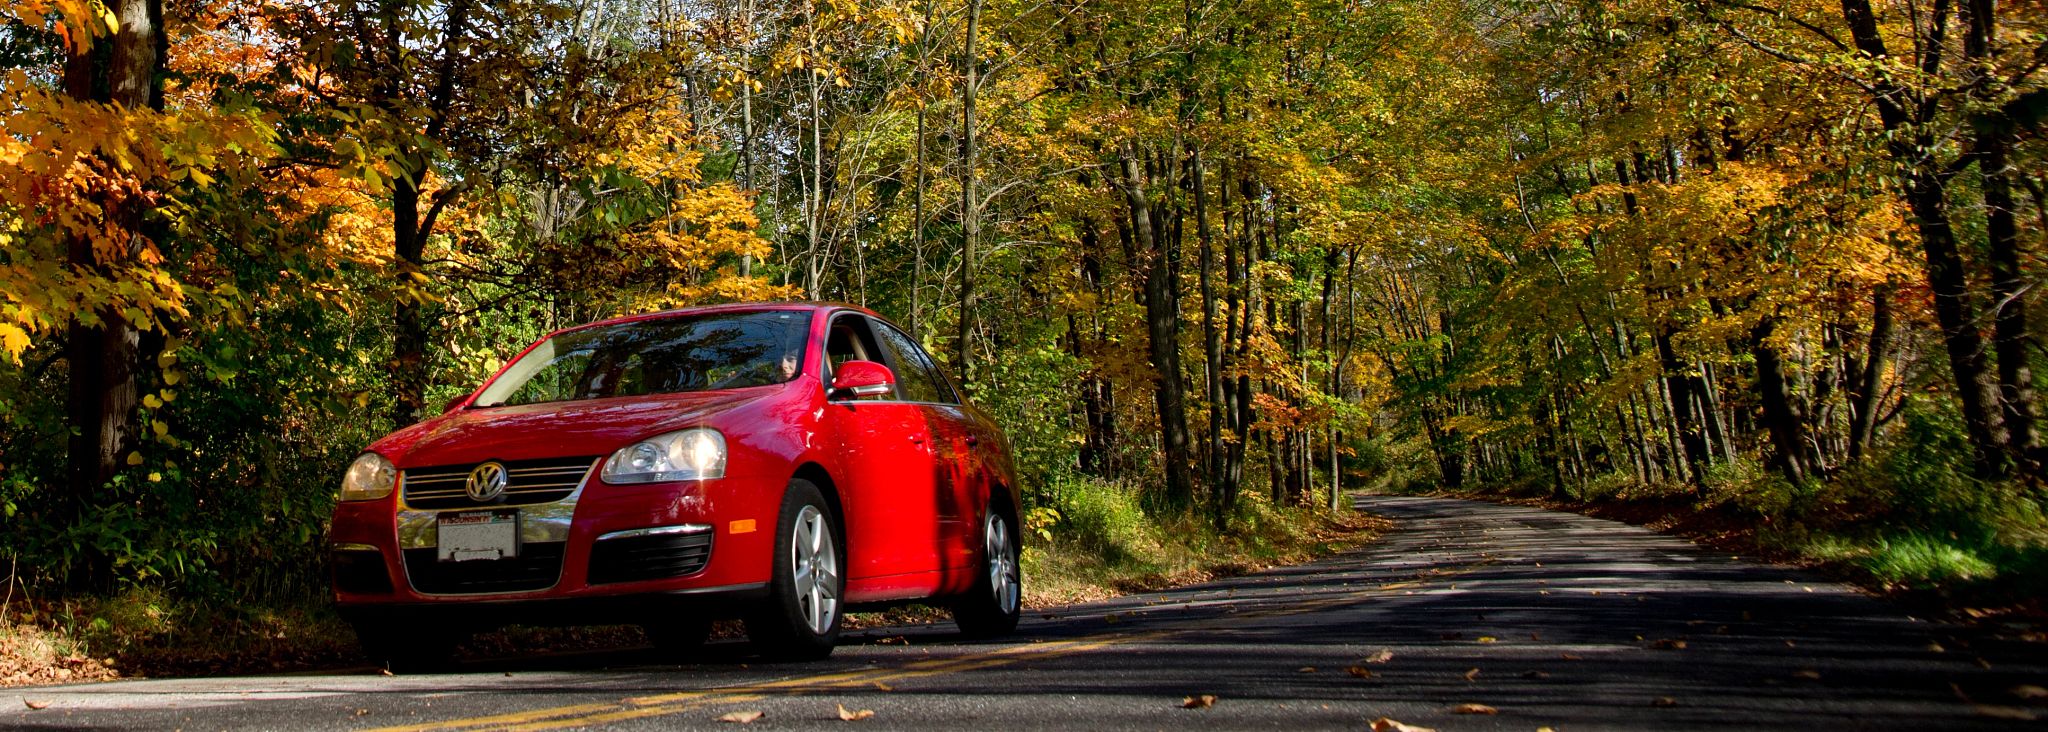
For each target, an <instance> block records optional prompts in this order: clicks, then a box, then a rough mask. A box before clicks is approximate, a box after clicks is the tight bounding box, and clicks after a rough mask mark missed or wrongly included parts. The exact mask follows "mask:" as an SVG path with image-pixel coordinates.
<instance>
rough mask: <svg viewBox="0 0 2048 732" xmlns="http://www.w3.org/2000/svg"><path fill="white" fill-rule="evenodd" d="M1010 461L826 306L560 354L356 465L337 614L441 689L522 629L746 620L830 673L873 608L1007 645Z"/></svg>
mask: <svg viewBox="0 0 2048 732" xmlns="http://www.w3.org/2000/svg"><path fill="white" fill-rule="evenodd" d="M1017 496H1018V494H1017V481H1016V476H1015V472H1014V470H1013V468H1012V466H1011V461H1010V454H1009V447H1008V444H1007V441H1006V440H1005V438H1004V437H1003V434H1002V432H1001V431H1000V430H999V429H997V427H996V425H995V423H994V422H992V421H990V420H989V418H988V416H987V415H985V414H983V413H982V412H981V411H980V410H978V409H976V408H975V407H974V406H973V405H971V404H968V403H967V401H966V400H965V399H963V398H962V397H961V395H960V392H959V390H958V389H956V388H955V387H954V385H953V383H952V382H951V381H949V380H948V379H947V378H946V376H945V374H943V373H942V372H941V371H940V370H939V369H938V367H937V366H936V365H935V364H934V362H933V361H932V359H931V357H930V356H929V355H928V354H926V353H925V352H924V350H923V349H922V348H920V347H919V346H918V344H917V341H916V340H915V339H913V338H911V337H910V336H908V335H906V334H905V333H904V332H903V330H902V329H900V328H898V327H896V326H895V325H892V324H890V323H889V322H888V321H886V320H883V319H882V318H881V317H879V316H877V315H875V314H874V313H872V312H869V311H866V310H864V309H861V308H856V307H851V306H844V305H829V304H812V303H776V304H749V305H727V306H718V307H704V308H690V309H684V310H674V311H669V312H662V313H655V314H651V315H639V316H633V317H627V318H618V319H615V320H607V321H603V322H598V323H592V324H589V325H584V326H579V327H575V328H570V329H567V330H562V331H558V332H555V333H553V334H551V335H549V336H548V337H546V338H544V339H542V340H541V341H540V342H538V343H535V344H533V345H532V346H529V347H528V348H527V349H526V351H525V352H523V353H521V354H520V355H519V357H518V358H515V359H513V360H512V361H511V363H509V364H508V365H506V366H505V367H504V368H503V369H502V370H500V371H499V372H498V373H497V375H495V376H493V377H492V378H491V380H490V381H488V382H486V383H485V384H484V385H483V387H482V388H481V389H478V390H477V391H476V392H474V393H472V394H470V395H469V396H467V397H464V398H461V399H459V400H457V401H455V402H453V403H451V404H450V405H449V406H448V409H447V411H446V412H444V413H443V414H441V415H440V416H438V417H434V418H432V419H428V420H426V421H424V422H420V423H419V424H415V425H412V426H411V427H407V428H405V429H402V430H399V431H397V432H394V433H392V434H390V435H388V436H386V437H384V438H383V439H381V440H378V441H377V442H376V443H375V444H373V445H371V446H370V449H369V451H368V452H365V453H363V455H362V456H361V457H358V458H356V461H355V463H354V464H353V465H351V466H349V469H348V473H347V475H346V476H345V477H344V478H343V480H342V489H341V499H340V501H339V503H338V504H337V505H336V506H335V508H334V523H333V530H332V535H331V538H332V541H333V558H332V559H333V570H334V591H335V599H336V603H337V605H338V607H339V609H340V611H341V613H342V614H343V616H344V617H346V618H347V619H348V620H349V621H350V622H352V623H353V624H354V625H355V627H356V630H357V633H358V635H359V637H360V639H361V641H362V644H363V647H364V650H365V651H366V652H368V653H369V654H370V655H371V656H372V657H373V658H376V659H377V660H379V661H381V662H384V663H388V664H393V665H404V666H413V667H419V666H423V665H432V664H433V663H435V662H438V661H441V660H445V659H446V658H447V655H448V654H449V652H450V651H451V650H452V648H453V645H454V643H455V640H456V639H457V638H459V637H461V636H462V635H463V634H465V633H468V632H473V631H477V630H484V629H489V628H491V627H494V626H497V625H501V624H506V623H540V624H565V625H599V624H619V623H637V624H640V625H642V626H643V627H645V628H646V629H647V631H648V633H649V636H650V637H651V638H652V639H654V640H655V642H656V645H657V646H658V647H663V648H667V649H687V648H690V647H693V646H695V645H697V644H700V643H702V642H703V641H704V638H705V635H706V633H707V632H708V630H709V627H710V623H711V622H712V621H714V620H717V619H723V618H741V619H744V620H745V623H746V629H747V634H748V636H749V637H750V638H751V639H752V641H753V642H754V643H755V645H756V647H757V648H759V649H760V650H761V651H762V652H763V653H764V654H766V655H770V656H773V657H779V658H821V657H824V656H826V655H829V654H830V653H831V652H832V647H833V644H834V643H835V641H836V640H837V639H838V636H839V625H840V618H841V616H842V614H843V613H844V612H845V611H847V610H848V609H852V608H866V607H880V606H887V605H892V604H902V603H910V602H923V603H928V604H935V605H946V606H950V607H951V609H952V611H953V617H954V619H955V621H956V622H957V623H958V624H959V626H960V629H961V631H963V632H965V633H967V634H970V635H995V634H1001V633H1006V632H1009V631H1010V630H1012V629H1014V628H1015V627H1016V624H1017V616H1018V605H1019V600H1020V599H1021V594H1022V584H1021V577H1020V576H1019V573H1018V564H1017V562H1018V546H1019V538H1018V537H1019V534H1018V531H1017V517H1018V515H1019V510H1020V506H1019V504H1018V497H1017Z"/></svg>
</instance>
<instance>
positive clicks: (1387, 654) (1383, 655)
mask: <svg viewBox="0 0 2048 732" xmlns="http://www.w3.org/2000/svg"><path fill="white" fill-rule="evenodd" d="M1392 660H1394V651H1393V649H1391V648H1381V649H1379V650H1378V651H1374V652H1373V654H1372V655H1370V656H1366V657H1365V662H1366V663H1386V662H1388V661H1392Z"/></svg>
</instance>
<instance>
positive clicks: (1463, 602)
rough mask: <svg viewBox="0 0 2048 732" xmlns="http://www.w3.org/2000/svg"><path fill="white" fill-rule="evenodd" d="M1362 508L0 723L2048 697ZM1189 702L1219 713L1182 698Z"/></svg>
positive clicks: (1641, 567) (144, 687) (1785, 715)
mask: <svg viewBox="0 0 2048 732" xmlns="http://www.w3.org/2000/svg"><path fill="white" fill-rule="evenodd" d="M1359 506H1360V507H1361V508H1364V509H1365V510H1368V511H1372V512H1376V513H1379V514H1382V515H1386V516H1388V517H1391V518H1394V519H1395V520H1396V521H1397V526H1396V528H1395V529H1394V530H1393V531H1391V532H1389V533H1388V534H1387V536H1386V537H1385V538H1384V539H1383V540H1382V541H1379V542H1377V543H1375V544H1373V545H1371V546H1369V547H1366V548H1363V549H1360V550H1358V551H1355V552H1352V553H1348V554H1344V555H1341V556H1337V557H1333V558H1330V559H1328V560H1325V561H1321V562H1317V563H1315V564H1310V565H1303V566H1297V567H1290V568H1285V569H1279V570H1274V571H1269V572H1263V573H1259V574H1255V575H1248V576H1243V577H1237V578H1232V579H1229V580H1224V581H1219V582H1213V583H1210V584H1205V585H1201V586H1198V587H1189V588H1185V589H1181V590H1175V591H1171V592H1161V593H1154V594H1146V595H1139V596H1132V597H1127V598H1122V599H1119V600H1117V601H1114V602H1107V603H1099V604H1091V605H1082V606H1074V607H1068V608H1061V609H1058V610H1053V611H1049V612H1045V611H1042V612H1041V613H1040V614H1034V615H1031V616H1029V617H1028V619H1027V620H1026V622H1025V624H1024V626H1023V627H1022V628H1021V629H1020V631H1019V633H1018V635H1017V636H1015V637H1014V638H1010V639H1006V640H1004V641H1002V642H995V643H967V642H961V641H960V640H959V639H957V638H956V637H954V635H953V633H952V628H951V626H950V625H938V626H932V627H917V628H890V629H880V630H873V631H866V632H862V633H859V634H857V635H855V636H853V637H851V638H849V639H848V641H847V643H846V645H844V646H843V647H841V648H840V649H839V651H838V653H837V654H836V655H834V656H833V658H832V659H831V660H829V661H824V662H818V663H806V664H784V665H776V664H762V663H758V662H754V661H753V660H751V659H749V658H747V657H746V656H745V652H744V646H743V645H741V644H737V643H732V644H714V645H713V646H712V648H711V649H709V651H708V657H706V658H704V659H702V660H700V661H697V662H694V663H687V664H683V665H677V664H675V663H672V662H664V659H660V658H654V657H652V656H651V652H650V651H636V652H618V653H603V654H580V655H568V656H550V657H545V658H539V659H524V660H511V661H500V662H478V663H473V664H470V665H468V666H466V667H464V668H462V669H461V670H460V672H458V673H452V674H440V675H423V676H396V677H388V676H382V675H379V674H376V673H374V672H369V671H358V672H354V673H346V674H329V675H285V676H262V677H243V678H215V679H178V680H156V681H130V682H119V683H107V684H96V685H78V686H64V687H42V688H34V689H10V690H4V691H0V700H4V702H5V703H4V705H0V707H4V708H0V729H60V728H61V729H81V728H83V729H100V728H104V729H115V728H118V729H189V730H213V729H364V728H393V729H419V730H452V729H498V728H521V729H536V728H581V727H597V726H605V727H609V728H614V729H671V728H679V727H682V728H709V729H734V728H737V727H739V725H735V724H731V723H721V722H720V721H718V720H719V718H720V717H721V716H724V715H727V714H730V713H733V712H755V711H758V712H761V713H762V715H761V716H760V718H759V719H758V720H756V721H754V722H752V723H750V724H748V725H746V726H747V727H748V728H750V729H769V728H793V727H804V728H832V729H842V728H845V726H846V725H856V727H855V728H858V727H857V726H859V725H865V726H868V727H876V728H888V729H943V730H958V729H976V728H999V729H1012V728H1018V729H1062V730H1064V729H1169V728H1181V727H1203V728H1225V729H1241V728H1272V729H1323V728H1342V729H1361V728H1364V727H1366V726H1367V725H1368V724H1369V723H1370V722H1371V720H1374V719H1376V718H1380V717H1387V718H1391V719H1394V720H1399V721H1401V722H1405V723H1408V724H1411V725H1420V726H1425V727H1432V728H1437V729H1441V730H1464V729H1514V730H1533V729H1537V728H1540V727H1551V728H1554V729H1556V730H1560V731H1561V732H1562V731H1567V730H1581V729H1596V728H1598V729H1693V728H1697V729H1859V728H1880V727H1881V728H1885V729H2039V728H2044V727H2048V723H2044V722H2043V721H2038V720H2043V719H2048V700H2043V699H2038V698H2034V699H2028V698H2026V697H2028V696H2031V695H2032V693H2033V691H2034V690H2035V689H2030V688H2028V687H2030V686H2031V687H2036V688H2038V687H2043V686H2048V648H2044V647H2043V646H2041V645H2039V644H2025V643H2016V642H2005V641H1997V640H1993V639H1992V638H1991V637H1990V636H1988V635H1986V634H1984V633H1982V632H1979V631H1975V630H1970V629H1964V628H1958V627H1955V626H1949V625H1944V624H1939V623H1932V622H1926V621H1921V620H1916V619H1913V618H1911V617H1908V616H1907V614H1906V613H1905V612H1904V611H1903V610H1901V609H1899V608H1898V607H1896V606H1893V605H1890V604H1888V603H1885V602H1883V601H1880V600H1876V599H1873V598H1870V597H1867V596H1865V595H1863V594H1861V593H1859V592H1857V591H1855V590H1853V589H1850V588H1848V587H1844V586H1841V585H1837V584H1831V583H1828V582H1824V581H1819V580H1818V579H1817V578H1815V577H1812V576H1810V575H1807V574H1804V573H1800V572H1796V571H1790V570H1785V569H1779V568H1772V567H1767V566H1759V565H1757V564H1754V563H1748V562H1743V561H1739V560H1736V559H1735V558H1732V557H1729V556H1727V555H1726V554H1725V553H1716V552H1712V551H1708V550H1704V549H1701V548H1698V547H1695V546H1693V545H1691V544H1689V543H1687V542H1685V541H1682V540H1678V539H1672V538H1668V537H1663V536H1660V535H1657V534H1655V533H1652V532H1650V531H1646V530H1643V529H1638V528H1633V527H1629V526H1626V525H1623V524H1618V523H1614V522H1611V521H1603V520H1598V519H1590V518H1584V517H1580V516H1575V515H1570V514H1563V513H1556V512H1550V511H1542V510H1537V509H1532V508H1516V507H1505V506H1497V505H1492V504H1486V503H1475V502H1469V501H1456V500H1446V499H1433V498H1396V497H1364V498H1360V499H1359ZM1027 581H1028V578H1027ZM1201 695H1213V696H1214V697H1215V700H1214V702H1213V705H1210V706H1207V707H1202V708H1192V709H1189V708H1183V702H1184V700H1185V699H1186V698H1188V697H1191V696H1196V697H1199V696H1201ZM16 696H19V697H21V698H22V699H26V700H34V701H37V702H49V703H50V705H49V706H48V707H47V708H45V709H41V710H28V709H26V707H25V705H24V704H22V703H21V701H19V700H16V699H9V698H7V697H16ZM1465 704H1478V705H1485V706H1486V707H1489V708H1491V709H1493V710H1494V711H1495V713H1493V714H1470V713H1464V714H1461V713H1458V712H1457V710H1456V708H1457V707H1458V706H1459V705H1465ZM842 706H843V707H845V708H846V709H847V710H849V711H853V712H859V711H861V710H872V711H873V716H872V717H870V718H868V719H865V720H863V721H855V722H846V721H842V720H841V719H840V718H839V709H840V707H842ZM2030 718H2031V719H2030Z"/></svg>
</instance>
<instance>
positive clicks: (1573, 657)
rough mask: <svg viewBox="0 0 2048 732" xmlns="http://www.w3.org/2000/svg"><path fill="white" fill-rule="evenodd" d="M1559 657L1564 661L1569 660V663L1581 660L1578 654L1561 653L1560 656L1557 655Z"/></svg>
mask: <svg viewBox="0 0 2048 732" xmlns="http://www.w3.org/2000/svg"><path fill="white" fill-rule="evenodd" d="M1557 657H1558V658H1562V659H1564V660H1567V661H1577V660H1579V654H1576V653H1560V654H1557Z"/></svg>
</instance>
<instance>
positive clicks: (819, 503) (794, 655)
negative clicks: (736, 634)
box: [746, 478, 846, 661]
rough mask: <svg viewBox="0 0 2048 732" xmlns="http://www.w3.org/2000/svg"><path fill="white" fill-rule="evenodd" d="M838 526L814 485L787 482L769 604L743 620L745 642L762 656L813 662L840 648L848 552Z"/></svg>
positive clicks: (822, 495) (797, 480) (777, 531)
mask: <svg viewBox="0 0 2048 732" xmlns="http://www.w3.org/2000/svg"><path fill="white" fill-rule="evenodd" d="M838 525H839V524H838V522H837V520H836V519H835V517H834V516H833V515H832V507H831V506H830V505H829V504H827V503H826V502H825V496H824V494H823V493H822V492H820V491H819V490H818V487H817V486H816V485H813V484H812V483H811V482H810V481H808V480H803V479H801V478H799V479H796V480H792V481H790V483H789V490H788V491H786V492H785V493H784V495H783V498H782V512H781V517H780V519H779V520H778V521H777V522H776V528H775V554H774V559H773V561H774V571H773V574H772V576H771V579H770V580H769V598H768V601H767V602H766V603H765V604H764V605H762V606H761V607H760V608H759V609H757V610H756V611H755V612H754V614H752V615H751V616H749V617H748V618H747V619H746V623H747V637H748V638H749V639H751V640H753V642H754V646H755V648H757V649H758V650H759V651H760V652H761V654H762V655H764V656H767V657H769V658H772V659H776V660H785V661H808V660H817V659H822V658H825V657H827V656H830V655H832V647H833V646H835V645H838V643H839V621H840V614H841V613H840V605H841V603H840V597H841V596H842V595H843V594H844V593H845V591H846V564H845V561H844V559H843V557H844V556H845V555H846V546H845V545H844V544H843V543H842V542H841V541H840V539H839V531H838Z"/></svg>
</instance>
